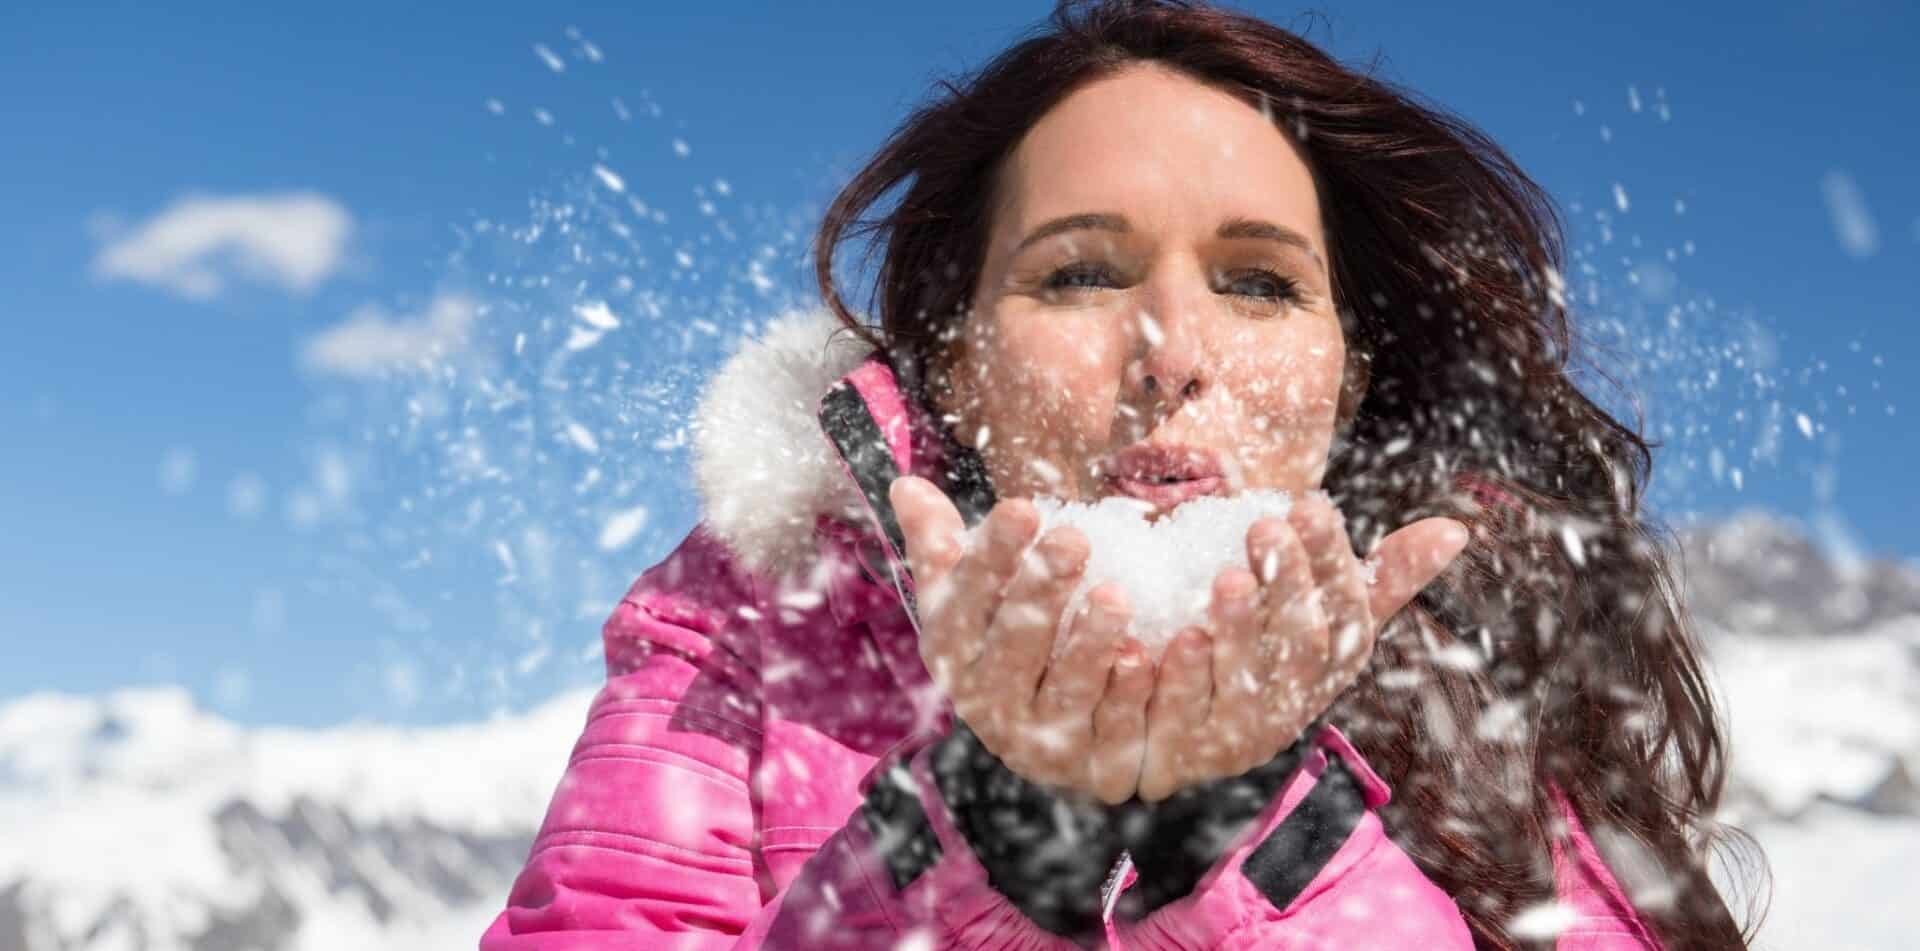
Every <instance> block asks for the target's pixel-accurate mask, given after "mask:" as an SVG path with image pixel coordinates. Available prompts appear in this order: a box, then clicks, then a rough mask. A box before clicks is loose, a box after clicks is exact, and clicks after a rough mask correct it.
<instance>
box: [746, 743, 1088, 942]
mask: <svg viewBox="0 0 1920 951" xmlns="http://www.w3.org/2000/svg"><path fill="white" fill-rule="evenodd" d="M932 740H933V738H931V737H926V736H922V737H916V738H914V739H913V740H911V741H909V742H908V743H905V744H902V746H901V747H900V748H898V749H896V750H895V751H894V752H892V753H890V754H889V755H888V756H886V757H883V758H882V760H881V762H880V764H879V765H878V766H876V767H875V769H874V771H873V772H872V773H870V774H869V775H868V777H867V781H866V784H865V786H866V791H865V798H864V800H863V802H862V804H861V806H860V807H859V808H858V809H855V810H854V812H853V814H852V815H851V816H849V817H848V819H847V823H846V825H845V826H843V827H842V828H841V829H840V831H838V832H836V833H834V835H833V836H832V837H831V838H829V839H828V840H827V841H826V843H825V844H823V845H822V846H821V847H820V850H819V851H817V852H815V853H814V855H813V857H812V858H811V859H809V860H808V861H807V864H806V866H805V867H804V868H803V869H802V870H801V872H800V875H799V877H798V878H796V879H795V880H794V881H793V882H792V884H790V885H788V886H787V888H786V890H785V891H783V892H782V893H781V895H780V897H779V898H778V899H776V900H775V901H774V902H773V903H772V904H770V905H768V906H767V908H766V909H764V910H763V911H762V913H761V916H760V918H759V920H757V921H755V922H754V924H753V926H752V928H750V929H749V931H748V933H747V938H746V940H745V941H743V942H742V947H743V948H745V947H751V948H755V949H761V951H775V949H778V951H799V949H808V951H811V949H824V951H882V949H895V948H942V949H956V951H975V949H981V951H984V949H995V951H1002V949H1004V951H1078V948H1079V945H1076V944H1075V943H1074V942H1072V941H1070V940H1068V939H1067V938H1064V937H1062V936H1060V935H1056V934H1053V933H1051V932H1049V931H1047V930H1045V929H1043V928H1041V927H1039V926H1038V925H1036V924H1035V923H1034V922H1033V920H1032V919H1030V918H1028V917H1027V916H1026V915H1025V914H1023V913H1022V912H1021V910H1020V909H1019V908H1018V907H1016V906H1015V905H1014V904H1013V902H1011V901H1009V900H1008V898H1007V897H1006V895H1005V894H1003V893H1002V892H1001V891H999V890H998V889H996V888H995V887H994V886H993V884H992V883H991V882H990V881H989V878H988V873H987V870H986V869H985V868H984V867H983V866H982V865H981V863H980V860H979V858H978V857H977V856H976V855H975V854H974V852H973V851H972V849H971V847H970V846H969V845H968V844H967V840H966V838H965V837H964V835H963V834H962V833H961V832H960V831H959V829H958V827H957V826H956V820H955V817H954V814H953V812H952V811H951V810H950V809H949V808H948V806H947V805H946V803H945V802H944V800H943V799H942V797H941V794H940V792H939V781H938V780H937V779H936V777H935V775H934V768H933V759H934V757H935V756H936V755H937V751H938V750H939V749H940V748H941V743H940V742H932Z"/></svg>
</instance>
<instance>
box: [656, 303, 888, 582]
mask: <svg viewBox="0 0 1920 951" xmlns="http://www.w3.org/2000/svg"><path fill="white" fill-rule="evenodd" d="M872 355H873V351H872V348H871V347H869V346H868V345H867V344H866V343H865V342H864V341H862V340H861V339H860V338H858V337H856V336H854V335H853V334H852V333H850V332H847V331H846V329H845V327H844V326H843V325H842V324H841V323H840V322H839V321H838V320H837V319H835V317H834V316H833V314H832V312H831V311H828V310H825V309H816V310H802V311H791V312H788V313H787V314H784V315H782V316H781V317H779V318H777V319H775V320H774V321H772V322H771V323H770V324H769V325H768V326H767V328H766V330H765V331H764V332H763V333H761V334H760V335H759V336H758V337H756V338H752V339H748V340H746V341H744V342H743V343H742V344H741V346H740V349H739V350H738V351H736V352H735V353H734V355H733V356H732V357H731V358H729V359H728V360H727V362H726V363H725V364H724V365H722V366H721V368H720V370H719V372H718V373H716V374H714V376H713V379H712V381H711V382H710V383H709V384H708V385H707V389H706V391H705V393H704V394H703V395H702V397H701V399H700V403H699V406H698V409H697V410H696V411H695V414H694V421H693V429H694V437H693V475H694V484H695V487H696V489H697V491H698V492H699V495H700V510H701V516H702V518H703V520H704V521H705V524H706V526H707V529H708V530H709V531H711V532H712V533H713V534H714V535H715V536H716V537H718V538H719V539H720V540H721V541H723V542H725V543H726V544H727V546H728V547H729V548H731V549H732V550H733V552H734V553H735V554H736V555H737V556H738V557H739V558H740V559H741V561H742V562H743V563H744V564H745V565H746V566H747V567H749V568H750V569H753V570H755V571H768V572H773V573H779V571H780V570H781V569H783V568H786V567H790V566H792V565H795V564H798V563H801V562H804V561H806V560H807V559H808V558H809V556H811V555H812V554H813V551H814V544H815V543H814V531H815V524H816V522H817V520H818V517H819V516H821V515H827V516H830V517H833V518H837V519H841V520H844V521H846V522H848V523H850V524H854V525H865V524H866V521H867V520H866V515H865V506H864V503H863V499H862V496H861V492H860V489H859V487H858V486H857V485H856V484H855V482H854V481H853V480H852V479H851V478H849V477H848V474H847V472H846V470H845V468H844V467H843V464H842V461H841V456H840V454H839V452H838V451H836V449H835V447H834V444H833V443H832V442H831V441H830V440H829V439H828V438H827V437H826V435H825V434H824V433H823V432H822V431H821V428H820V421H819V412H820V402H821V398H822V397H823V396H825V395H826V394H827V392H828V391H829V390H830V389H832V388H833V387H834V385H835V384H836V383H839V382H841V381H842V380H843V379H844V378H846V377H847V376H848V375H849V374H851V373H853V372H854V371H855V370H857V369H859V368H860V367H861V365H862V364H863V363H865V362H867V360H868V358H869V357H871V356H872Z"/></svg>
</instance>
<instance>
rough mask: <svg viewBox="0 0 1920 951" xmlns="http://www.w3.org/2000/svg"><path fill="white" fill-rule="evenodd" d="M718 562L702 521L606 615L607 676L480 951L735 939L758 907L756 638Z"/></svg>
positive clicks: (691, 944)
mask: <svg viewBox="0 0 1920 951" xmlns="http://www.w3.org/2000/svg"><path fill="white" fill-rule="evenodd" d="M715 558H723V556H720V555H717V554H716V553H715V552H714V551H713V550H712V545H711V543H710V542H708V540H706V539H705V538H703V537H702V536H701V535H700V533H699V532H696V533H695V535H693V536H690V537H689V540H688V542H687V543H685V544H683V545H682V546H681V547H680V549H679V550H677V551H676V552H675V553H674V554H673V555H671V556H669V558H668V559H667V560H666V561H664V562H662V563H661V564H660V565H658V566H656V567H655V568H653V569H649V571H648V572H647V573H646V574H644V575H642V576H641V578H640V580H639V581H638V582H636V583H635V585H634V587H633V589H632V590H631V591H630V592H629V593H628V595H627V596H626V598H624V599H623V600H622V601H621V602H620V605H619V606H618V608H616V609H615V611H614V613H613V616H612V617H611V618H610V619H609V620H608V621H607V623H606V626H605V629H604V632H603V637H604V641H605V646H606V657H607V674H608V677H607V684H606V687H605V688H604V689H602V690H601V691H600V693H599V695H598V696H596V697H595V698H594V700H593V704H592V707H591V708H590V710H589V712H588V714H587V723H586V728H585V730H584V731H583V732H582V733H581V736H580V740H579V742H578V743H577V744H575V746H574V748H573V755H572V757H571V759H570V760H569V762H568V764H567V769H566V772H565V774H564V775H563V777H562V778H561V780H560V784H559V788H558V789H557V790H556V791H555V792H554V795H553V800H552V802H551V804H550V805H549V807H548V809H547V815H546V819H545V821H544V823H542V825H541V828H540V831H539V833H538V834H537V836H536V837H535V839H534V842H533V846H532V849H531V851H530V853H529V855H528V858H527V863H526V866H525V868H524V869H523V870H522V871H521V873H520V875H519V877H518V878H517V879H516V881H515V882H514V885H513V889H512V891H511V892H510V894H509V896H508V899H507V907H506V909H505V910H504V911H503V912H502V913H501V914H500V915H499V916H498V917H497V918H496V919H495V920H494V922H493V924H492V926H491V927H490V928H488V929H487V932H486V934H485V935H484V936H483V937H482V938H481V941H480V948H481V951H553V949H559V948H569V949H573V948H582V949H616V948H618V949H626V948H633V949H641V948H646V949H661V948H669V949H718V948H731V947H734V946H735V944H736V943H737V942H738V938H739V935H740V934H741V932H742V931H743V930H744V929H745V928H746V927H747V925H748V924H749V923H750V922H751V921H752V920H753V918H754V916H755V915H756V914H757V913H758V912H759V911H760V909H761V907H762V905H763V903H764V898H765V895H764V891H765V890H764V889H763V885H762V878H761V876H760V875H759V874H758V870H759V868H760V863H759V856H758V852H757V843H756V841H755V827H756V824H755V821H754V815H755V809H754V804H753V802H752V799H751V792H750V786H749V781H748V780H749V777H750V776H751V774H752V769H753V766H754V764H755V763H756V762H757V761H758V758H759V754H760V723H761V717H760V676H759V657H758V654H759V651H758V640H757V634H756V632H755V631H754V629H753V628H752V626H751V625H750V624H748V623H747V622H746V617H745V614H747V613H750V612H737V611H735V610H734V609H733V608H732V607H730V606H731V605H735V604H741V603H745V602H744V601H742V600H741V597H742V596H744V593H743V592H742V591H741V590H739V586H740V585H744V584H749V582H747V581H745V580H743V579H742V578H740V577H738V576H735V575H732V574H731V573H730V572H729V571H728V570H726V565H725V564H724V563H723V562H715V561H714V560H713V559H715ZM716 605H721V606H728V607H715V606H716Z"/></svg>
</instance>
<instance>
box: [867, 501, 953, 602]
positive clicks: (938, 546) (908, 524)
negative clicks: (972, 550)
mask: <svg viewBox="0 0 1920 951" xmlns="http://www.w3.org/2000/svg"><path fill="white" fill-rule="evenodd" d="M887 499H888V501H890V502H892V503H893V514H894V518H895V519H897V520H898V521H899V523H900V534H901V537H902V538H903V539H904V540H905V542H906V545H907V550H906V552H905V554H906V556H907V569H908V570H909V571H911V572H913V580H914V584H915V586H916V587H917V588H918V589H919V590H922V591H924V590H926V588H927V587H928V586H930V585H932V584H934V583H935V582H937V581H939V580H940V579H941V578H942V577H945V576H946V574H947V572H949V571H951V570H953V566H954V565H955V564H957V563H958V562H959V561H960V555H961V552H962V551H963V550H964V544H963V541H962V539H963V538H964V536H965V533H966V523H965V522H964V521H963V520H962V519H961V518H960V511H959V510H958V509H956V508H954V507H953V502H952V501H950V500H949V499H948V498H947V496H946V493H944V492H941V491H940V488H939V487H938V486H936V485H934V484H933V483H931V482H928V481H927V480H925V479H922V478H920V477H919V476H901V477H900V478H898V479H895V480H893V483H892V484H891V485H889V486H888V487H887Z"/></svg>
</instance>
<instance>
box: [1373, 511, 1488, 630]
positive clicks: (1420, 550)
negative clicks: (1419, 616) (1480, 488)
mask: <svg viewBox="0 0 1920 951" xmlns="http://www.w3.org/2000/svg"><path fill="white" fill-rule="evenodd" d="M1467 539H1468V535H1467V527H1466V526H1465V525H1462V524H1460V523H1459V522H1456V521H1454V520H1453V519H1450V518H1423V519H1421V520H1420V521H1417V522H1415V523H1413V524H1412V525H1408V526H1406V527H1405V528H1402V529H1400V530H1399V531H1397V532H1394V533H1393V534H1391V535H1388V536H1387V537H1386V539H1385V540H1384V541H1382V542H1381V543H1380V548H1379V549H1378V550H1377V551H1375V552H1374V555H1373V557H1372V558H1370V559H1368V560H1369V561H1371V562H1373V563H1374V564H1375V570H1374V582H1373V587H1372V590H1371V592H1369V594H1368V598H1367V601H1368V608H1369V611H1370V614H1371V616H1372V618H1373V619H1374V624H1375V626H1376V627H1377V626H1379V625H1383V624H1385V623H1386V621H1387V619H1389V618H1391V617H1393V616H1394V615H1395V614H1397V613H1399V611H1400V609H1401V608H1403V607H1406V605H1407V602H1408V601H1411V600H1413V596H1414V595H1416V594H1419V593H1420V589H1421V588H1424V587H1426V586H1427V584H1428V583H1429V582H1431V581H1433V579H1434V578H1437V577H1439V575H1440V572H1442V571H1444V570H1446V567H1447V565H1449V564H1451V563H1452V562H1453V559H1454V558H1455V557H1457V556H1458V555H1459V554H1460V552H1461V550H1462V549H1465V548H1466V547H1467Z"/></svg>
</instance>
